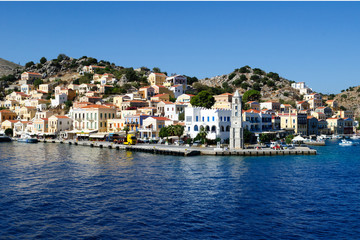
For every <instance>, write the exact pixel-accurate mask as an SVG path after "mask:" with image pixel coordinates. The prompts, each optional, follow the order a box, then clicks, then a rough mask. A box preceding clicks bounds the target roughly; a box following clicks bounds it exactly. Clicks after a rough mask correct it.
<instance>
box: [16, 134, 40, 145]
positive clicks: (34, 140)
mask: <svg viewBox="0 0 360 240" xmlns="http://www.w3.org/2000/svg"><path fill="white" fill-rule="evenodd" d="M17 141H18V142H23V143H37V142H38V139H37V138H32V137H31V136H30V135H28V134H23V135H21V137H20V138H18V140H17Z"/></svg>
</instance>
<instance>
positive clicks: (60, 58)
mask: <svg viewBox="0 0 360 240" xmlns="http://www.w3.org/2000/svg"><path fill="white" fill-rule="evenodd" d="M67 58H68V56H66V55H65V54H63V53H60V54H59V56H58V57H57V60H58V61H59V62H61V61H62V60H64V59H67Z"/></svg>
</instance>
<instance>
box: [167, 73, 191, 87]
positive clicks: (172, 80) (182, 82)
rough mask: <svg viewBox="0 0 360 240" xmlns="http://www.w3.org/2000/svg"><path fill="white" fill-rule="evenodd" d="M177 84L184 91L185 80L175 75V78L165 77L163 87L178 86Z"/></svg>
mask: <svg viewBox="0 0 360 240" xmlns="http://www.w3.org/2000/svg"><path fill="white" fill-rule="evenodd" d="M178 84H180V85H183V87H184V89H186V88H187V78H186V77H185V76H182V75H175V76H171V77H167V78H166V80H165V82H164V86H166V87H170V86H173V85H178Z"/></svg>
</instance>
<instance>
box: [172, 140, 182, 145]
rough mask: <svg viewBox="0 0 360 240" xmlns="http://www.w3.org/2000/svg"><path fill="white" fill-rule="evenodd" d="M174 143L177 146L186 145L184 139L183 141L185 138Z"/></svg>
mask: <svg viewBox="0 0 360 240" xmlns="http://www.w3.org/2000/svg"><path fill="white" fill-rule="evenodd" d="M174 145H176V146H181V145H184V141H183V140H176V141H175V142H174Z"/></svg>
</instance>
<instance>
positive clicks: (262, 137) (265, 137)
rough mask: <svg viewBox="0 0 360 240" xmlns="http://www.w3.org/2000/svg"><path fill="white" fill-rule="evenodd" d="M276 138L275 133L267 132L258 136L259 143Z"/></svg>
mask: <svg viewBox="0 0 360 240" xmlns="http://www.w3.org/2000/svg"><path fill="white" fill-rule="evenodd" d="M275 139H276V135H275V134H268V133H262V134H260V136H259V140H260V142H261V143H268V142H270V141H272V140H275Z"/></svg>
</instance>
